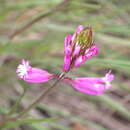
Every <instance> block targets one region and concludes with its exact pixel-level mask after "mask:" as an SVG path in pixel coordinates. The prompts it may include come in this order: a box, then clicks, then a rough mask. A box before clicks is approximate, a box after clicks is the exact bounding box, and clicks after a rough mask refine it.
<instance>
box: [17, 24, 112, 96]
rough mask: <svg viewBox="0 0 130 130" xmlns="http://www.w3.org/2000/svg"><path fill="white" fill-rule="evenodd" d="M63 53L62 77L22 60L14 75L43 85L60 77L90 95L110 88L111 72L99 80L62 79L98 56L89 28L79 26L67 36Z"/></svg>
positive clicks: (82, 78) (90, 78)
mask: <svg viewBox="0 0 130 130" xmlns="http://www.w3.org/2000/svg"><path fill="white" fill-rule="evenodd" d="M64 53H65V56H64V65H63V73H62V74H61V75H62V76H61V75H58V74H50V73H48V72H47V71H45V70H43V69H40V68H34V67H32V66H30V65H29V62H28V61H25V60H22V63H21V64H20V65H18V67H17V71H16V73H17V75H18V77H19V78H20V79H22V80H24V81H26V82H29V83H44V82H47V81H48V80H50V79H52V78H57V79H59V80H60V78H61V77H62V78H64V79H63V80H64V81H65V82H67V83H69V84H71V85H72V86H73V88H74V89H76V90H77V91H80V92H82V93H85V94H90V95H100V94H103V93H104V92H105V90H107V89H109V88H110V87H111V82H112V80H114V75H113V74H111V71H109V72H108V73H107V74H106V75H105V77H100V78H98V77H81V78H75V79H71V78H69V77H63V76H65V74H66V73H67V72H69V71H70V70H71V69H73V68H77V67H79V66H80V65H82V64H83V63H85V62H86V60H88V59H91V58H92V57H93V56H97V55H98V53H99V48H98V47H97V46H96V45H95V44H94V43H93V32H92V28H91V27H83V26H82V25H79V26H78V27H77V29H76V31H75V33H74V34H73V35H70V34H69V35H67V36H66V37H65V41H64ZM60 76H61V77H60ZM59 80H58V81H59ZM58 81H57V82H58Z"/></svg>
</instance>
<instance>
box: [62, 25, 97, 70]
mask: <svg viewBox="0 0 130 130" xmlns="http://www.w3.org/2000/svg"><path fill="white" fill-rule="evenodd" d="M98 52H99V48H98V47H97V46H96V45H95V44H94V43H93V32H92V28H91V27H86V28H85V27H83V26H82V25H79V26H78V27H77V29H76V32H75V33H74V34H73V35H70V34H69V35H67V36H66V37H65V41H64V53H65V56H64V65H63V71H64V72H69V71H70V69H72V68H76V67H79V66H80V65H81V64H83V63H85V62H86V60H88V59H90V58H92V57H93V56H97V55H98Z"/></svg>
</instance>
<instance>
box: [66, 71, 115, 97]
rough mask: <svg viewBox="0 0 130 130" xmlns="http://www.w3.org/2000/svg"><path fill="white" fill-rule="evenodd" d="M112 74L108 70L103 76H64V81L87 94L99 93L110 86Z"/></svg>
mask: <svg viewBox="0 0 130 130" xmlns="http://www.w3.org/2000/svg"><path fill="white" fill-rule="evenodd" d="M112 80H114V75H113V74H111V71H109V72H108V73H107V74H106V75H105V77H101V78H97V77H83V78H75V79H70V78H65V79H64V81H66V82H68V83H70V84H71V85H72V86H73V88H74V89H76V90H78V91H80V92H82V93H85V94H89V95H100V94H103V93H104V91H105V90H107V89H109V88H110V87H111V81H112Z"/></svg>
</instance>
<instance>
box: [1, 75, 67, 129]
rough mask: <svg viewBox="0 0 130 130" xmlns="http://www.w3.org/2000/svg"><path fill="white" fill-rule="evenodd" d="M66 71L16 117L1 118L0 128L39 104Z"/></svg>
mask: <svg viewBox="0 0 130 130" xmlns="http://www.w3.org/2000/svg"><path fill="white" fill-rule="evenodd" d="M65 75H66V73H61V74H60V75H59V77H58V79H57V80H56V81H55V83H54V84H53V85H52V86H51V87H48V88H47V89H46V91H45V92H43V93H42V95H41V96H39V97H38V99H36V100H35V101H34V102H33V103H32V104H31V105H29V106H28V107H27V108H26V109H24V110H23V111H22V112H20V113H19V115H17V116H16V117H12V118H3V120H1V122H0V129H2V128H3V127H4V125H5V124H6V123H8V122H10V121H15V120H18V119H19V118H21V117H23V116H24V115H26V114H27V113H28V112H29V111H30V110H31V109H33V108H34V107H36V106H37V104H39V103H40V102H41V101H42V100H44V99H45V97H46V96H47V95H48V94H49V93H50V92H51V91H52V90H53V89H54V88H56V87H57V84H58V83H59V82H60V81H61V80H62V79H63V78H64V77H65Z"/></svg>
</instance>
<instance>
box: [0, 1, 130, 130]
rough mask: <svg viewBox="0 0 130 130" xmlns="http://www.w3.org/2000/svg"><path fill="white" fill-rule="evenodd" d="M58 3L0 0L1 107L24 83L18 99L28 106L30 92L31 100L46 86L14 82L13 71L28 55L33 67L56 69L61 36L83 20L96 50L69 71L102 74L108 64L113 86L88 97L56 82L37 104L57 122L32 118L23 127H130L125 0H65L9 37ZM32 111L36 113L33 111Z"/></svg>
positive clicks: (5, 108)
mask: <svg viewBox="0 0 130 130" xmlns="http://www.w3.org/2000/svg"><path fill="white" fill-rule="evenodd" d="M60 2H61V0H0V58H1V60H0V70H1V75H0V90H1V94H0V102H1V103H0V105H1V106H0V112H1V113H7V111H9V108H10V107H11V106H10V105H12V102H13V103H14V101H15V100H16V99H17V98H18V97H19V95H20V92H21V88H22V86H26V87H27V86H29V87H28V93H29V94H27V96H25V100H23V102H22V103H23V104H24V105H23V106H27V105H26V104H28V103H30V100H31V99H32V97H33V99H34V98H35V97H36V95H37V96H38V95H39V93H40V91H42V90H43V89H44V86H48V85H49V84H45V85H32V84H31V85H30V84H26V83H24V82H21V81H19V80H18V79H17V77H16V74H15V70H16V67H17V65H18V64H19V62H20V60H21V59H28V60H29V61H30V62H31V64H32V65H33V66H38V67H41V68H44V69H47V70H48V71H49V72H52V73H53V72H54V73H60V72H61V68H62V64H63V56H64V54H63V42H64V37H65V36H66V34H68V33H73V32H74V30H75V28H76V27H77V26H78V25H79V24H82V25H84V26H92V27H93V29H94V32H95V35H94V38H95V44H97V45H99V47H100V55H99V56H98V57H96V58H93V59H91V60H89V61H88V62H86V64H85V65H83V66H82V67H80V68H79V69H77V70H74V72H72V73H71V74H69V75H70V76H71V77H76V76H88V77H89V76H102V75H104V73H106V72H107V71H108V70H109V69H112V71H113V73H114V74H115V75H116V79H115V81H114V84H113V87H112V89H111V90H110V91H109V92H107V93H106V94H105V95H102V96H89V95H84V94H81V93H79V92H75V91H74V90H71V89H70V88H69V87H68V85H66V84H63V83H61V84H60V85H59V89H57V91H56V92H54V94H53V92H52V95H50V96H49V98H48V99H47V101H45V105H39V106H38V107H37V110H39V111H40V112H41V113H42V114H41V115H46V113H49V116H47V117H61V118H62V119H61V121H58V122H57V121H51V120H50V121H49V123H48V124H49V126H48V125H45V124H41V123H40V124H39V123H38V124H37V123H35V124H34V123H33V124H30V125H27V126H26V127H27V129H28V130H29V129H31V130H42V129H45V130H51V129H58V130H69V129H70V130H73V129H74V130H77V129H76V128H77V127H78V128H79V127H82V126H83V127H84V128H86V129H87V128H88V129H89V128H90V129H94V130H95V129H96V130H97V129H98V130H107V129H113V130H114V129H118V128H122V130H124V129H127V128H130V124H129V121H130V112H129V110H130V98H129V97H130V95H129V92H130V87H129V85H130V80H129V77H130V22H129V18H130V8H129V6H130V1H129V0H125V1H122V0H70V2H69V3H68V4H67V5H66V6H63V9H62V10H60V11H57V12H53V14H52V15H51V16H48V17H46V18H44V19H42V20H41V21H39V22H37V23H35V24H34V25H33V26H31V27H30V28H28V29H27V30H26V31H25V32H22V33H21V34H19V35H17V36H15V37H14V38H13V39H9V35H10V34H12V33H13V32H14V31H15V30H17V29H19V28H21V27H22V26H24V25H25V24H27V23H28V22H30V21H31V20H32V19H35V18H36V17H37V16H39V15H40V14H43V13H46V12H47V11H48V10H49V9H50V8H52V7H53V6H55V5H57V4H58V3H60ZM52 82H53V81H52ZM30 86H32V87H30ZM42 86H43V87H42ZM35 91H36V92H37V94H36V93H34V92H35ZM59 93H60V94H59ZM51 96H52V97H53V98H55V99H52V98H51ZM62 97H65V98H62ZM67 97H70V100H69V99H68V98H67ZM66 98H67V99H66ZM75 98H76V99H77V100H75ZM65 100H67V101H65ZM80 100H81V101H80ZM48 102H49V103H48ZM81 102H83V103H81ZM67 103H68V104H69V105H67ZM78 105H81V106H82V108H80V107H79V106H78ZM76 106H77V107H76ZM73 107H74V108H73ZM20 110H21V109H20ZM85 110H86V111H85ZM32 115H33V118H36V113H34V114H32ZM38 115H39V114H38ZM102 118H103V119H102ZM16 123H17V122H16ZM27 123H29V122H27ZM77 124H79V125H80V126H77ZM16 125H17V124H16ZM127 126H128V127H127ZM28 127H29V128H28ZM84 128H82V129H81V130H84Z"/></svg>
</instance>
